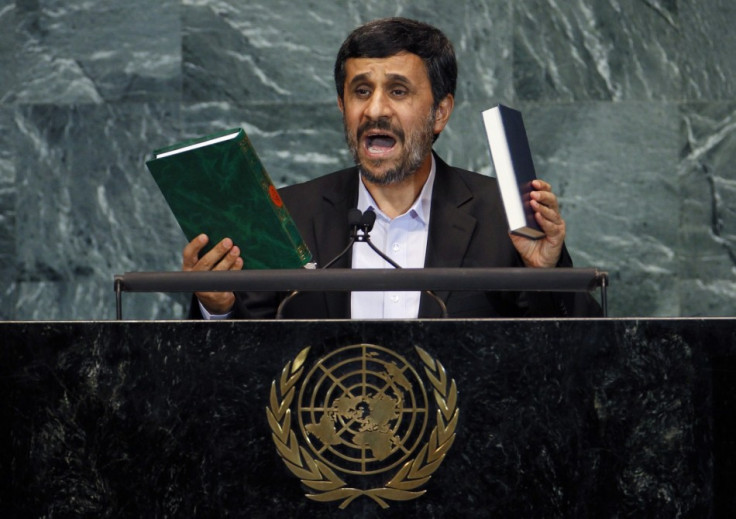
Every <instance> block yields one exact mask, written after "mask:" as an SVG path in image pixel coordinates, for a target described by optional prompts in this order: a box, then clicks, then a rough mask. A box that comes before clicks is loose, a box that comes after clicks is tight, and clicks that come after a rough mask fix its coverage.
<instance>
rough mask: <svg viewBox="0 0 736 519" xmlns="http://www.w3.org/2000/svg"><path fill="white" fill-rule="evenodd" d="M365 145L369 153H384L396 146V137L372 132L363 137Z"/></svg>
mask: <svg viewBox="0 0 736 519" xmlns="http://www.w3.org/2000/svg"><path fill="white" fill-rule="evenodd" d="M364 142H365V147H366V149H367V150H368V152H369V153H372V154H384V153H388V152H389V151H391V150H392V149H393V148H394V146H396V139H395V138H394V137H392V136H391V135H387V134H373V135H367V136H366V137H365V140H364Z"/></svg>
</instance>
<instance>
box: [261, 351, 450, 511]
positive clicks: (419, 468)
mask: <svg viewBox="0 0 736 519" xmlns="http://www.w3.org/2000/svg"><path fill="white" fill-rule="evenodd" d="M309 349H310V347H309V346H308V347H306V348H304V349H303V350H302V351H301V352H299V354H298V355H297V356H296V357H295V358H294V360H293V361H289V362H287V363H286V365H285V366H284V368H283V370H282V371H281V378H280V379H279V383H278V386H277V384H276V380H274V381H273V382H272V383H271V397H270V402H269V405H268V407H266V416H267V417H268V423H269V425H270V427H271V432H272V438H273V442H274V444H275V445H276V449H277V450H278V452H279V455H280V456H281V458H282V459H283V461H284V463H285V464H286V467H287V468H288V469H289V470H290V471H291V472H292V473H293V474H294V475H295V476H296V477H298V478H299V479H300V480H301V482H302V483H303V484H304V485H306V486H307V487H309V488H311V489H312V490H313V491H315V492H314V493H311V494H305V495H306V497H308V498H309V499H312V500H314V501H321V502H331V501H339V500H342V503H341V504H340V506H339V507H340V508H341V509H344V508H345V507H347V506H348V505H349V504H350V503H352V502H353V501H354V500H355V499H356V498H358V497H360V496H367V497H370V498H371V499H373V500H374V501H375V502H376V503H378V504H379V505H380V506H381V508H388V507H389V504H388V502H387V501H409V500H411V499H416V498H417V497H419V496H421V495H423V494H424V493H426V490H417V489H418V488H419V487H421V486H422V485H424V484H425V483H427V482H428V481H429V479H430V478H431V477H432V474H433V473H434V471H435V470H437V468H438V467H439V466H440V464H441V463H442V461H443V460H444V459H445V454H446V453H447V451H448V450H449V449H450V447H451V446H452V444H453V442H454V441H455V428H456V427H457V421H458V415H459V412H460V410H459V409H458V408H457V386H456V385H455V380H448V378H447V373H446V372H445V368H444V367H443V366H442V364H440V363H439V362H438V361H436V360H435V359H433V358H432V357H431V356H430V355H429V354H428V353H427V352H426V351H424V350H423V349H422V348H420V347H419V346H415V349H416V351H417V353H418V354H419V358H420V359H421V360H422V362H423V363H424V371H425V373H426V375H427V378H428V379H429V381H430V383H431V384H432V387H433V388H434V390H433V393H434V397H435V400H436V402H437V413H436V416H437V425H435V427H434V428H433V429H432V432H431V434H430V436H429V442H428V443H426V444H425V445H424V446H423V447H422V449H421V450H420V451H419V454H417V456H416V457H415V458H414V459H412V460H409V461H407V462H405V463H404V465H403V466H402V467H401V468H400V469H399V471H398V472H397V473H396V474H395V475H394V476H393V477H392V478H391V479H390V480H389V481H388V482H387V483H386V484H385V486H383V487H380V488H371V489H368V490H362V489H359V488H349V487H347V483H346V482H345V481H343V480H342V479H341V478H340V477H339V476H338V475H337V474H336V473H335V472H334V471H333V470H332V469H331V468H330V467H329V466H327V465H326V464H325V463H323V462H322V461H320V460H318V459H315V458H314V457H312V456H311V455H310V454H309V452H307V450H306V449H305V448H304V447H302V446H301V445H300V444H299V442H298V441H297V438H296V434H295V433H294V431H293V429H292V427H291V421H292V414H291V404H292V402H293V400H294V396H295V394H296V387H295V386H296V383H297V382H298V381H299V379H300V378H301V376H302V374H303V372H304V362H305V361H306V359H307V354H308V353H309Z"/></svg>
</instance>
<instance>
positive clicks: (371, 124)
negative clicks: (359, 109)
mask: <svg viewBox="0 0 736 519" xmlns="http://www.w3.org/2000/svg"><path fill="white" fill-rule="evenodd" d="M370 130H382V131H387V132H391V133H392V134H393V135H395V136H396V138H397V139H398V140H399V141H401V142H404V131H403V130H402V129H401V128H399V127H396V126H391V122H390V121H388V120H387V119H379V120H377V121H366V122H364V123H363V124H361V125H360V126H358V130H357V131H356V136H357V138H358V140H360V139H361V137H362V136H363V134H364V133H365V132H367V131H370Z"/></svg>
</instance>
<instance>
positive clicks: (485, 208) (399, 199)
mask: <svg viewBox="0 0 736 519" xmlns="http://www.w3.org/2000/svg"><path fill="white" fill-rule="evenodd" d="M456 82H457V64H456V61H455V53H454V50H453V48H452V45H451V43H450V42H449V41H448V39H447V38H446V37H445V35H444V34H443V33H442V32H440V31H439V30H438V29H436V28H434V27H431V26H429V25H426V24H423V23H420V22H416V21H412V20H407V19H403V18H390V19H381V20H375V21H373V22H370V23H367V24H365V25H363V26H361V27H358V28H357V29H356V30H354V31H353V32H352V33H351V34H350V35H349V36H348V38H347V39H346V40H345V42H344V43H343V45H342V47H341V48H340V50H339V52H338V55H337V60H336V63H335V86H336V88H337V103H338V107H339V109H340V111H341V112H342V114H343V121H344V126H345V137H346V140H347V144H348V147H349V148H350V150H351V152H352V154H353V156H354V158H355V162H356V164H357V166H356V167H353V168H350V169H346V170H343V171H338V172H336V173H332V174H330V175H326V176H324V177H321V178H318V179H315V180H312V181H309V182H306V183H303V184H299V185H295V186H290V187H287V188H284V189H282V190H281V196H282V198H283V200H284V203H285V204H286V206H287V207H288V208H289V211H290V213H291V214H292V217H293V218H294V220H295V222H296V224H297V226H298V227H299V230H300V231H301V233H302V235H303V237H304V239H305V240H306V242H307V244H308V246H309V248H310V250H311V251H312V253H313V254H314V255H315V257H316V261H317V263H318V265H324V264H325V263H327V262H328V261H329V260H330V259H332V258H334V257H335V256H337V255H338V254H339V253H340V251H341V250H342V249H343V248H344V247H345V246H346V245H347V243H348V229H347V213H348V211H349V210H350V209H352V208H355V207H357V208H358V209H360V210H361V211H366V210H373V211H375V213H376V215H377V219H376V224H375V227H374V230H373V231H372V233H371V237H372V241H373V242H374V243H376V244H377V246H378V247H379V248H380V249H382V250H384V251H385V252H386V253H387V254H388V255H389V256H390V257H391V258H392V259H393V260H394V261H396V263H398V264H399V265H401V266H403V267H414V268H419V267H425V266H426V267H521V266H526V267H531V268H553V267H558V266H571V265H572V262H571V260H570V258H569V256H568V254H567V252H566V251H565V248H564V238H565V222H564V220H563V219H562V217H561V216H560V213H559V207H558V203H557V198H556V197H555V195H554V194H553V193H552V191H551V188H550V186H549V184H547V183H546V182H543V181H541V180H536V181H535V182H534V183H533V188H534V191H533V192H532V193H531V206H532V208H533V210H534V211H535V218H536V219H537V222H539V225H540V226H541V227H542V229H543V230H544V232H545V234H546V236H545V237H544V238H543V239H540V240H536V241H535V240H529V239H526V238H523V237H519V236H514V235H510V234H509V233H508V227H507V223H506V218H505V215H504V212H503V207H502V205H501V199H500V195H499V190H498V185H497V182H496V180H495V179H492V178H488V177H485V176H482V175H479V174H477V173H472V172H469V171H464V170H460V169H457V168H453V167H450V166H448V165H447V164H445V163H444V162H443V161H442V159H440V158H439V157H438V156H437V155H436V154H434V153H433V151H432V144H433V142H434V141H435V140H436V139H437V137H438V136H439V134H440V133H441V132H442V130H443V129H444V128H445V125H446V124H447V122H448V120H449V118H450V115H451V114H452V110H453V107H454V95H455V86H456ZM206 243H207V237H206V236H204V235H201V236H199V237H198V238H196V239H194V240H192V242H190V243H189V244H188V245H187V246H186V247H185V248H184V251H183V255H182V268H183V270H185V271H192V270H239V269H241V268H242V265H243V262H242V259H241V258H240V248H239V247H238V245H237V244H233V243H232V241H231V240H230V239H228V238H226V239H224V240H223V241H222V242H220V243H219V244H217V245H216V246H215V247H214V248H213V249H212V250H211V251H210V252H208V253H207V254H205V255H204V256H202V258H199V257H198V255H199V252H200V250H201V249H202V247H203V246H204V245H205V244H206ZM340 267H343V268H348V267H352V268H376V267H388V265H387V264H386V263H384V260H383V259H381V258H380V257H379V256H378V255H377V254H375V252H373V251H371V250H370V249H369V248H368V247H367V246H366V244H358V245H356V247H355V248H354V249H353V251H352V254H350V255H348V256H346V257H345V258H343V260H342V261H341V262H338V264H336V265H334V267H333V268H340ZM438 295H439V296H440V297H441V298H442V299H443V300H444V301H445V303H446V305H447V309H448V313H449V315H450V316H451V317H515V316H565V315H595V314H597V313H598V312H599V308H598V306H597V304H596V303H595V302H594V301H593V300H592V298H590V297H589V296H588V295H587V294H585V295H583V296H581V295H579V294H578V295H573V294H544V293H507V292H500V293H476V292H450V293H440V294H438ZM196 296H197V299H198V304H196V305H194V306H193V316H198V315H199V314H200V313H201V314H202V315H203V316H204V317H206V318H213V317H214V318H221V317H233V318H265V317H272V316H273V315H274V312H275V308H276V306H277V304H278V302H279V300H280V299H281V298H283V294H281V295H278V294H234V293H197V294H196ZM439 314H440V309H439V307H438V306H437V304H436V302H434V301H432V300H431V299H429V298H428V296H426V295H425V294H420V293H411V292H409V293H399V292H396V293H393V292H388V293H383V292H367V293H353V294H341V293H305V294H301V295H299V296H298V297H296V298H295V299H293V300H292V301H291V302H289V304H288V305H287V307H286V309H285V317H293V318H348V317H352V318H413V317H437V316H439Z"/></svg>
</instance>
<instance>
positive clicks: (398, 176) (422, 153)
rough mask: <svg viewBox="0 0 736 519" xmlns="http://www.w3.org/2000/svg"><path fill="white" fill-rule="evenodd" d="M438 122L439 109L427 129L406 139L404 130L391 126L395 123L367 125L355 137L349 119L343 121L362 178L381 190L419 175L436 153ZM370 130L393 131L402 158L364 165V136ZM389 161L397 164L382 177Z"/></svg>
mask: <svg viewBox="0 0 736 519" xmlns="http://www.w3.org/2000/svg"><path fill="white" fill-rule="evenodd" d="M434 122H435V109H434V108H432V109H431V110H430V112H429V115H428V116H427V118H426V120H425V122H424V125H423V126H422V127H420V128H417V129H415V130H412V131H411V132H409V134H408V135H405V133H404V131H403V130H402V129H401V128H399V127H394V126H391V123H390V122H389V121H388V120H386V119H379V120H378V121H372V122H367V123H364V124H362V125H361V126H359V127H358V130H357V131H356V132H355V133H353V132H351V131H349V130H348V128H347V124H346V122H345V118H344V117H343V127H344V130H345V140H346V142H347V144H348V149H349V150H350V153H352V154H353V160H355V163H356V164H357V165H358V166H359V167H360V174H361V175H362V176H363V178H364V179H365V180H367V181H368V182H371V183H373V184H377V185H381V186H387V185H389V184H394V183H400V182H403V181H404V180H406V179H408V178H410V177H411V176H412V175H413V174H414V173H416V171H417V170H418V169H419V166H421V165H422V162H424V159H425V158H426V157H427V155H428V154H429V153H431V151H432V144H433V143H434ZM369 130H386V131H390V132H391V133H392V134H393V135H395V136H396V139H397V143H396V144H401V148H402V152H401V155H400V156H399V157H398V158H396V159H375V160H366V161H362V160H361V159H360V154H359V151H360V142H361V136H362V135H363V134H364V133H365V132H366V131H369ZM389 160H392V161H393V162H394V163H393V164H392V165H391V166H390V167H389V168H388V169H387V170H386V171H385V172H384V173H381V172H380V169H381V167H382V166H384V165H385V164H386V162H388V161H389Z"/></svg>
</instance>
